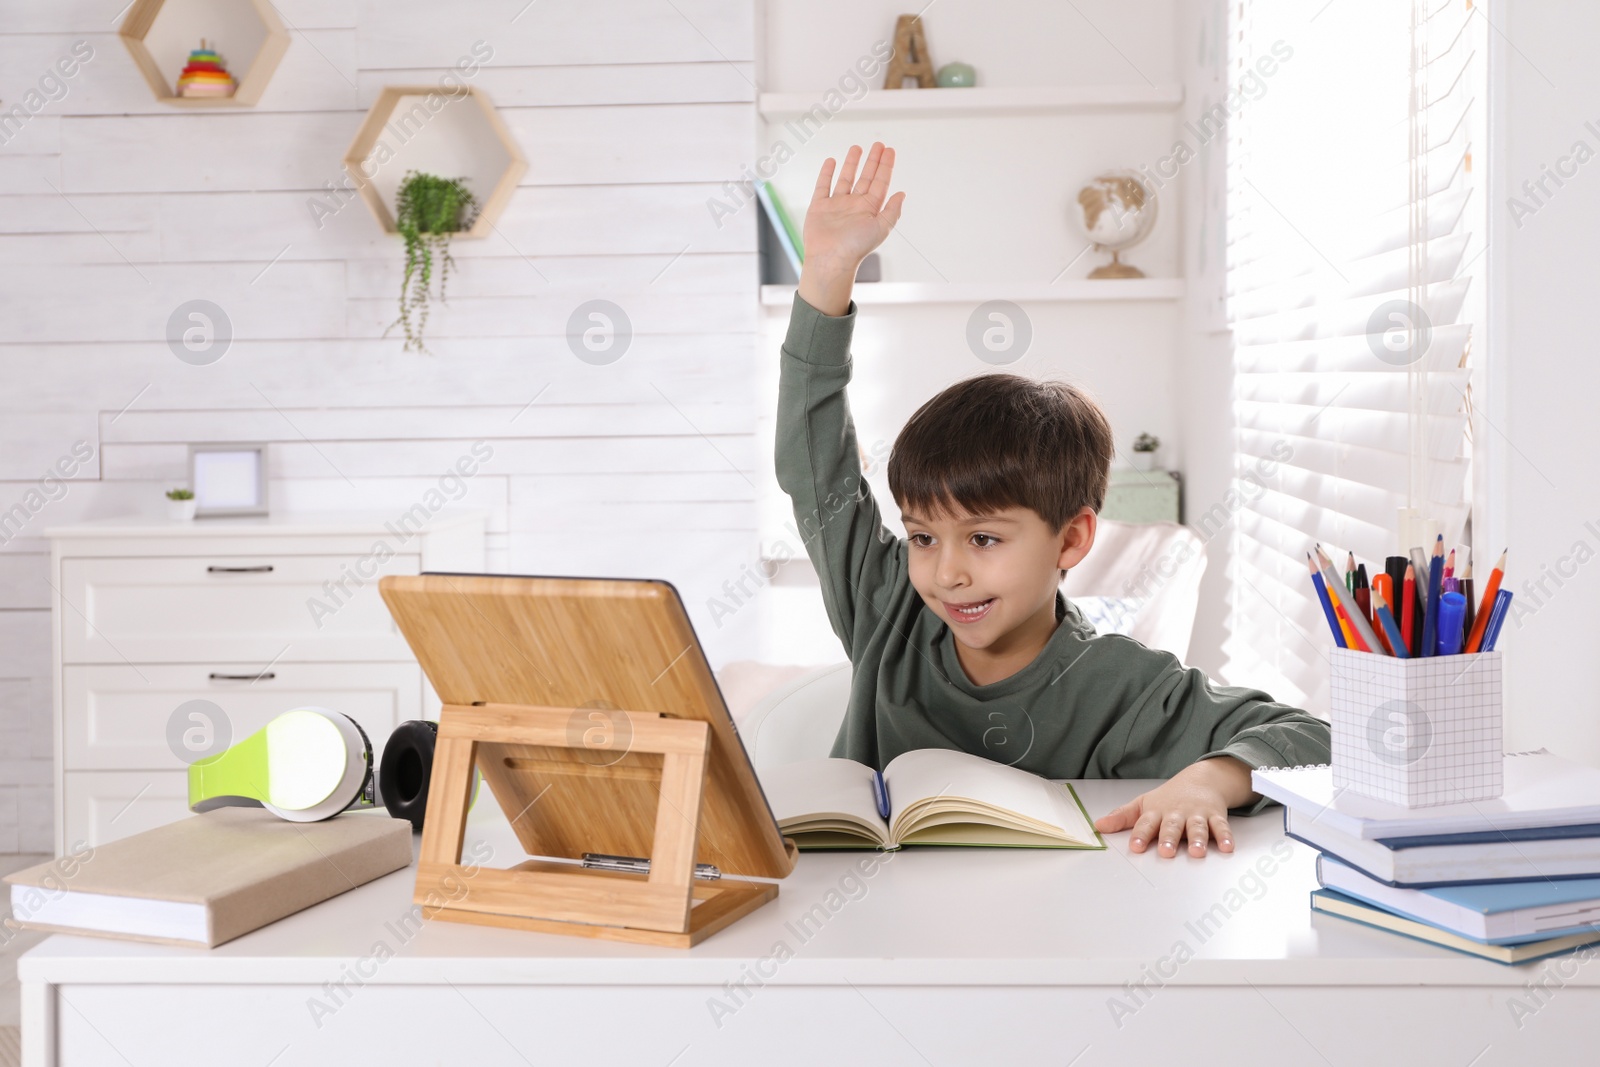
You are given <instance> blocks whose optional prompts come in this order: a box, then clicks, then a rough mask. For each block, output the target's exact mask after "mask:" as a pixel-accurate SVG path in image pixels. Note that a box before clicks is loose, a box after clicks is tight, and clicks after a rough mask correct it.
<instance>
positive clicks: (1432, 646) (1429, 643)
mask: <svg viewBox="0 0 1600 1067" xmlns="http://www.w3.org/2000/svg"><path fill="white" fill-rule="evenodd" d="M1443 592H1444V534H1439V535H1438V536H1437V537H1436V538H1435V539H1434V542H1433V558H1432V559H1430V560H1429V561H1428V614H1427V615H1425V616H1424V617H1423V619H1422V654H1423V655H1424V656H1433V655H1437V654H1438V642H1439V630H1438V627H1439V618H1438V616H1439V595H1440V594H1441V593H1443Z"/></svg>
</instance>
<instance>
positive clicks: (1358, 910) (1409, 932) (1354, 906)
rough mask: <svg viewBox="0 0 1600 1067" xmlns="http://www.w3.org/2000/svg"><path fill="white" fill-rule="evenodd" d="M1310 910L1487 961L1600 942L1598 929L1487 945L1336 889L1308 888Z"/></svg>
mask: <svg viewBox="0 0 1600 1067" xmlns="http://www.w3.org/2000/svg"><path fill="white" fill-rule="evenodd" d="M1311 910H1312V911H1321V912H1326V913H1328V914H1329V915H1337V916H1339V917H1340V918H1341V919H1351V920H1353V921H1355V922H1358V923H1364V924H1366V925H1367V926H1376V927H1377V928H1378V929H1380V930H1389V931H1391V932H1393V933H1397V934H1404V935H1405V936H1406V937H1414V938H1416V939H1417V940H1418V941H1428V942H1431V943H1433V944H1435V945H1442V946H1443V947H1445V948H1449V949H1454V950H1456V951H1457V952H1465V953H1468V954H1470V955H1473V956H1482V957H1483V958H1484V959H1486V960H1494V961H1495V962H1496V963H1506V964H1514V963H1527V962H1528V961H1529V960H1536V959H1541V958H1543V957H1545V956H1554V955H1556V954H1558V953H1561V952H1569V951H1571V950H1572V949H1575V948H1580V947H1582V946H1584V945H1589V944H1593V943H1594V942H1596V941H1600V929H1594V930H1590V931H1588V932H1587V933H1581V934H1567V935H1565V936H1563V937H1550V938H1545V939H1543V940H1539V941H1524V942H1522V943H1521V944H1516V945H1486V944H1484V943H1482V942H1481V941H1474V940H1472V939H1471V938H1468V937H1462V936H1461V935H1460V934H1453V933H1451V932H1450V931H1449V930H1441V929H1440V928H1439V927H1437V926H1430V925H1429V924H1428V923H1424V922H1418V921H1416V920H1415V919H1407V918H1406V917H1405V916H1403V915H1395V914H1393V913H1392V912H1388V911H1385V910H1383V909H1382V908H1379V907H1374V906H1373V905H1371V904H1368V903H1366V902H1365V901H1361V900H1357V899H1356V898H1355V897H1351V896H1346V895H1345V894H1343V893H1341V892H1339V891H1338V890H1337V889H1313V890H1312V891H1311Z"/></svg>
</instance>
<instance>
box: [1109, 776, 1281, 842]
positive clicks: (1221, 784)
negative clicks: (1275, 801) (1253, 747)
mask: <svg viewBox="0 0 1600 1067" xmlns="http://www.w3.org/2000/svg"><path fill="white" fill-rule="evenodd" d="M1254 796H1256V793H1255V792H1254V790H1252V789H1251V788H1250V768H1249V767H1248V766H1247V765H1246V764H1245V763H1244V762H1243V761H1242V760H1237V759H1234V758H1233V757H1232V756H1216V757H1213V758H1211V759H1204V760H1200V761H1199V762H1197V763H1192V764H1190V765H1189V766H1187V767H1185V768H1184V769H1183V770H1182V771H1180V772H1178V773H1177V774H1175V775H1173V776H1172V777H1171V778H1169V779H1167V781H1165V782H1163V783H1162V784H1161V785H1159V786H1157V787H1156V788H1154V789H1152V790H1150V791H1149V792H1147V793H1140V794H1139V795H1138V796H1136V797H1134V798H1133V799H1132V800H1130V801H1128V803H1126V804H1124V805H1122V806H1121V807H1120V808H1114V809H1112V810H1111V811H1109V812H1107V813H1106V814H1104V815H1102V816H1100V818H1098V819H1096V820H1095V822H1094V827H1095V829H1096V830H1099V831H1100V832H1101V833H1116V832H1117V831H1119V830H1126V829H1128V828H1130V827H1132V829H1133V836H1132V837H1130V838H1129V840H1128V851H1130V852H1143V851H1145V850H1146V849H1148V848H1149V847H1150V843H1151V842H1152V841H1156V842H1158V844H1157V849H1156V854H1157V855H1160V856H1165V857H1168V858H1169V859H1170V858H1171V857H1173V856H1176V855H1177V854H1178V845H1179V844H1180V843H1181V842H1182V841H1183V840H1184V838H1185V837H1187V838H1188V840H1189V855H1191V856H1204V855H1205V854H1206V842H1207V840H1209V839H1213V838H1214V839H1215V840H1216V842H1217V848H1218V849H1219V850H1221V851H1223V852H1232V851H1233V831H1232V830H1230V829H1229V828H1228V809H1229V808H1230V807H1238V806H1240V805H1242V804H1245V803H1248V802H1249V800H1250V799H1251V798H1252V797H1254Z"/></svg>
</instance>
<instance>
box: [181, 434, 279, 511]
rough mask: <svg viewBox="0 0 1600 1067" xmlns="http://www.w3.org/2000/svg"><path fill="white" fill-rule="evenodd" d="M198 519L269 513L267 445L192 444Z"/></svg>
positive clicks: (191, 465)
mask: <svg viewBox="0 0 1600 1067" xmlns="http://www.w3.org/2000/svg"><path fill="white" fill-rule="evenodd" d="M189 486H190V488H192V489H193V490H194V499H195V509H194V514H195V518H197V519H198V518H201V517H219V516H225V515H265V514H266V513H267V446H266V445H265V444H257V443H240V442H233V441H230V442H226V443H220V444H191V445H190V446H189Z"/></svg>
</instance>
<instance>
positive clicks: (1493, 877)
mask: <svg viewBox="0 0 1600 1067" xmlns="http://www.w3.org/2000/svg"><path fill="white" fill-rule="evenodd" d="M1283 832H1284V833H1285V834H1287V835H1288V836H1290V837H1292V838H1294V839H1295V840H1296V841H1303V842H1305V843H1306V844H1308V845H1310V846H1311V847H1312V848H1314V849H1317V850H1318V851H1321V852H1331V853H1332V854H1333V855H1335V856H1337V857H1338V858H1339V859H1340V860H1342V861H1344V862H1345V863H1347V864H1349V865H1350V866H1352V867H1355V868H1357V869H1358V870H1360V871H1361V872H1362V873H1364V874H1366V875H1368V876H1369V877H1371V878H1373V879H1376V880H1377V881H1380V882H1383V883H1384V884H1386V885H1393V886H1405V887H1409V888H1413V889H1415V888H1422V887H1427V886H1441V885H1460V884H1463V883H1478V882H1519V881H1527V880H1529V879H1534V878H1537V879H1541V880H1543V879H1549V878H1559V879H1565V878H1586V877H1596V876H1600V825H1596V824H1594V823H1578V824H1575V825H1572V826H1544V827H1529V828H1526V829H1521V830H1490V831H1488V832H1486V833H1481V834H1429V835H1426V836H1421V837H1387V838H1380V839H1376V840H1372V841H1367V840H1364V839H1362V838H1359V837H1351V836H1350V835H1349V834H1344V833H1340V832H1339V831H1337V830H1334V829H1331V828H1329V827H1328V826H1325V825H1323V823H1322V821H1321V820H1320V819H1318V818H1317V817H1316V816H1315V815H1314V814H1312V813H1309V812H1305V811H1297V810H1295V809H1294V808H1284V809H1283Z"/></svg>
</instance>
